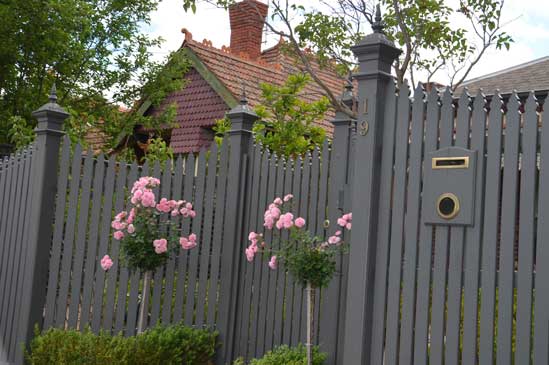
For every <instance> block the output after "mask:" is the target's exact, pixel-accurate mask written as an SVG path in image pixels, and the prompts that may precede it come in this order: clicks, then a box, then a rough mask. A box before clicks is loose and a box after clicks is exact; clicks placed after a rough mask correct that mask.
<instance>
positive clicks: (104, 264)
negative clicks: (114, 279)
mask: <svg viewBox="0 0 549 365" xmlns="http://www.w3.org/2000/svg"><path fill="white" fill-rule="evenodd" d="M112 265H113V262H112V260H111V258H110V257H109V255H105V256H103V258H102V259H101V268H102V269H103V270H105V271H107V270H109V269H110V268H111V267H112Z"/></svg>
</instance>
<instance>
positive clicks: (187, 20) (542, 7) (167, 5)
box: [144, 0, 549, 83]
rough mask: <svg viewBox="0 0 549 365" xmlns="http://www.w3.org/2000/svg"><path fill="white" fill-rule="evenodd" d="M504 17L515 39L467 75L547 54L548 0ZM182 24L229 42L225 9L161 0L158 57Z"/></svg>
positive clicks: (177, 40)
mask: <svg viewBox="0 0 549 365" xmlns="http://www.w3.org/2000/svg"><path fill="white" fill-rule="evenodd" d="M262 1H264V2H267V1H268V0H262ZM295 2H298V3H301V4H304V5H308V6H310V5H316V4H318V1H316V0H307V1H301V2H299V1H295ZM315 3H316V4H315ZM456 3H458V0H447V4H448V5H450V6H455V5H456ZM503 21H504V23H506V25H505V28H504V30H505V31H506V32H507V33H508V34H510V35H511V36H512V37H513V39H514V41H515V42H514V43H513V44H512V45H511V49H510V50H509V51H505V50H495V49H492V50H490V51H489V52H488V53H487V54H486V55H485V56H484V57H483V58H482V59H481V61H480V62H479V63H478V64H477V65H476V67H475V68H474V69H473V70H472V72H471V74H470V75H469V77H468V79H470V78H474V77H477V76H481V75H485V74H488V73H492V72H496V71H499V70H502V69H505V68H507V67H511V66H515V65H518V64H521V63H524V62H528V61H532V60H534V59H537V58H540V57H544V56H549V0H505V5H504V8H503ZM456 25H458V24H456ZM182 28H187V29H188V30H189V31H190V32H191V33H192V34H193V39H195V40H199V41H202V40H203V39H205V38H206V39H209V40H210V41H212V43H213V46H215V47H218V48H220V47H221V46H222V45H228V44H229V39H230V27H229V15H228V12H226V11H225V10H223V9H217V8H215V7H214V6H213V5H210V4H207V3H200V2H199V4H198V8H197V11H196V13H194V14H193V13H192V12H188V13H185V11H184V10H183V7H182V0H163V1H162V2H161V3H160V5H159V7H158V10H157V11H156V12H155V13H153V14H152V22H151V24H150V25H149V26H146V27H144V30H145V31H146V32H148V33H150V34H151V35H153V36H160V37H162V38H163V39H164V40H165V42H164V43H163V45H162V47H161V48H160V49H155V50H153V52H154V55H155V57H156V58H158V59H161V58H162V57H165V56H166V55H167V54H168V53H169V52H171V51H175V50H177V49H178V48H179V47H180V46H181V43H182V42H183V38H184V36H183V34H182V33H181V29H182ZM276 42H277V38H275V37H270V38H269V39H268V40H267V42H266V44H264V48H266V47H269V46H270V45H273V44H274V43H276ZM434 81H438V82H441V83H445V82H446V81H447V77H446V76H445V75H444V74H439V75H438V76H437V77H435V80H434Z"/></svg>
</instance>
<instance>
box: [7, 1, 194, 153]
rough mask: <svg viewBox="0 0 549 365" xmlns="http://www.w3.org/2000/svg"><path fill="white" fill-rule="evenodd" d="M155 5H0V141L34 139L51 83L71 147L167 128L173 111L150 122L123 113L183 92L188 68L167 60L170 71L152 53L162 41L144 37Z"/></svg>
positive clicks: (111, 141)
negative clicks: (98, 137)
mask: <svg viewBox="0 0 549 365" xmlns="http://www.w3.org/2000/svg"><path fill="white" fill-rule="evenodd" d="M158 2H159V1H158V0H25V1H20V0H2V1H1V2H0V42H1V43H2V47H1V48H0V98H1V100H0V142H3V143H14V144H16V145H23V144H26V143H28V142H29V139H32V136H33V132H32V129H33V128H34V126H35V123H36V122H35V121H34V119H33V118H32V117H31V113H32V111H33V110H35V109H37V108H38V107H39V106H40V105H41V104H43V103H44V102H45V101H46V100H47V95H48V91H49V89H50V88H51V86H52V84H53V83H54V82H55V84H56V86H57V90H58V97H59V102H60V104H62V105H63V106H64V107H66V108H67V110H68V111H69V112H70V114H71V118H70V119H69V120H68V121H67V122H66V126H65V127H66V128H65V129H66V131H67V133H68V134H69V136H70V137H71V139H73V140H75V141H80V142H84V140H83V137H84V136H85V135H86V134H87V133H88V132H89V131H90V130H96V131H97V132H98V133H101V134H102V135H103V136H104V137H105V139H106V145H105V148H106V149H108V148H112V147H113V146H114V145H116V143H117V141H118V139H119V138H120V134H121V133H122V132H124V131H128V130H130V131H131V128H133V126H134V125H135V124H143V125H146V126H148V127H158V126H160V125H161V124H164V125H166V124H167V123H169V119H170V114H172V115H173V112H171V111H170V108H166V109H165V112H164V113H161V115H157V116H155V117H142V116H140V115H139V114H138V113H135V112H127V111H121V110H120V106H121V105H126V106H128V107H130V108H131V107H132V106H133V105H134V103H135V101H136V100H137V99H139V98H141V97H143V96H144V95H147V97H148V100H149V102H150V103H152V104H154V103H159V102H160V100H162V99H163V98H164V97H165V96H166V94H167V93H169V92H170V91H172V90H177V89H180V88H181V87H182V83H183V79H182V75H183V71H185V70H186V68H187V67H188V65H187V62H186V61H185V60H184V59H183V57H182V56H181V55H179V54H173V55H170V56H169V57H168V59H167V61H168V62H167V67H164V66H163V65H162V64H161V63H157V62H153V61H152V60H151V54H150V52H149V49H150V48H151V47H155V46H158V45H160V42H161V40H160V39H158V38H151V37H149V36H148V35H146V34H144V33H143V32H142V30H141V28H142V24H144V23H149V22H150V14H151V12H152V11H153V10H155V9H156V7H157V5H158Z"/></svg>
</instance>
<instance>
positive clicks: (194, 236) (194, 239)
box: [189, 233, 196, 242]
mask: <svg viewBox="0 0 549 365" xmlns="http://www.w3.org/2000/svg"><path fill="white" fill-rule="evenodd" d="M189 241H191V242H196V234H194V233H191V234H190V235H189Z"/></svg>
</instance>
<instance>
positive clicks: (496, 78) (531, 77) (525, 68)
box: [456, 56, 549, 95]
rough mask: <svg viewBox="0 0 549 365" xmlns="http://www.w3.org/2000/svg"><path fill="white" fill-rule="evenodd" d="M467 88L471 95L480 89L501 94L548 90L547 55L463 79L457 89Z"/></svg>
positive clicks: (548, 58)
mask: <svg viewBox="0 0 549 365" xmlns="http://www.w3.org/2000/svg"><path fill="white" fill-rule="evenodd" d="M464 88H467V90H468V91H469V93H470V94H471V95H474V94H476V92H477V91H478V90H479V89H482V90H483V91H484V93H486V94H489V95H490V94H494V92H495V91H496V90H499V92H500V93H502V94H507V93H511V92H512V91H513V90H516V91H517V92H528V91H531V90H549V56H547V57H542V58H538V59H536V60H533V61H530V62H527V63H523V64H520V65H517V66H513V67H510V68H507V69H504V70H501V71H497V72H494V73H491V74H488V75H484V76H480V77H477V78H474V79H471V80H467V81H465V82H464V83H463V84H461V85H460V87H459V88H458V89H457V91H456V94H461V93H462V92H463V89H464Z"/></svg>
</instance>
